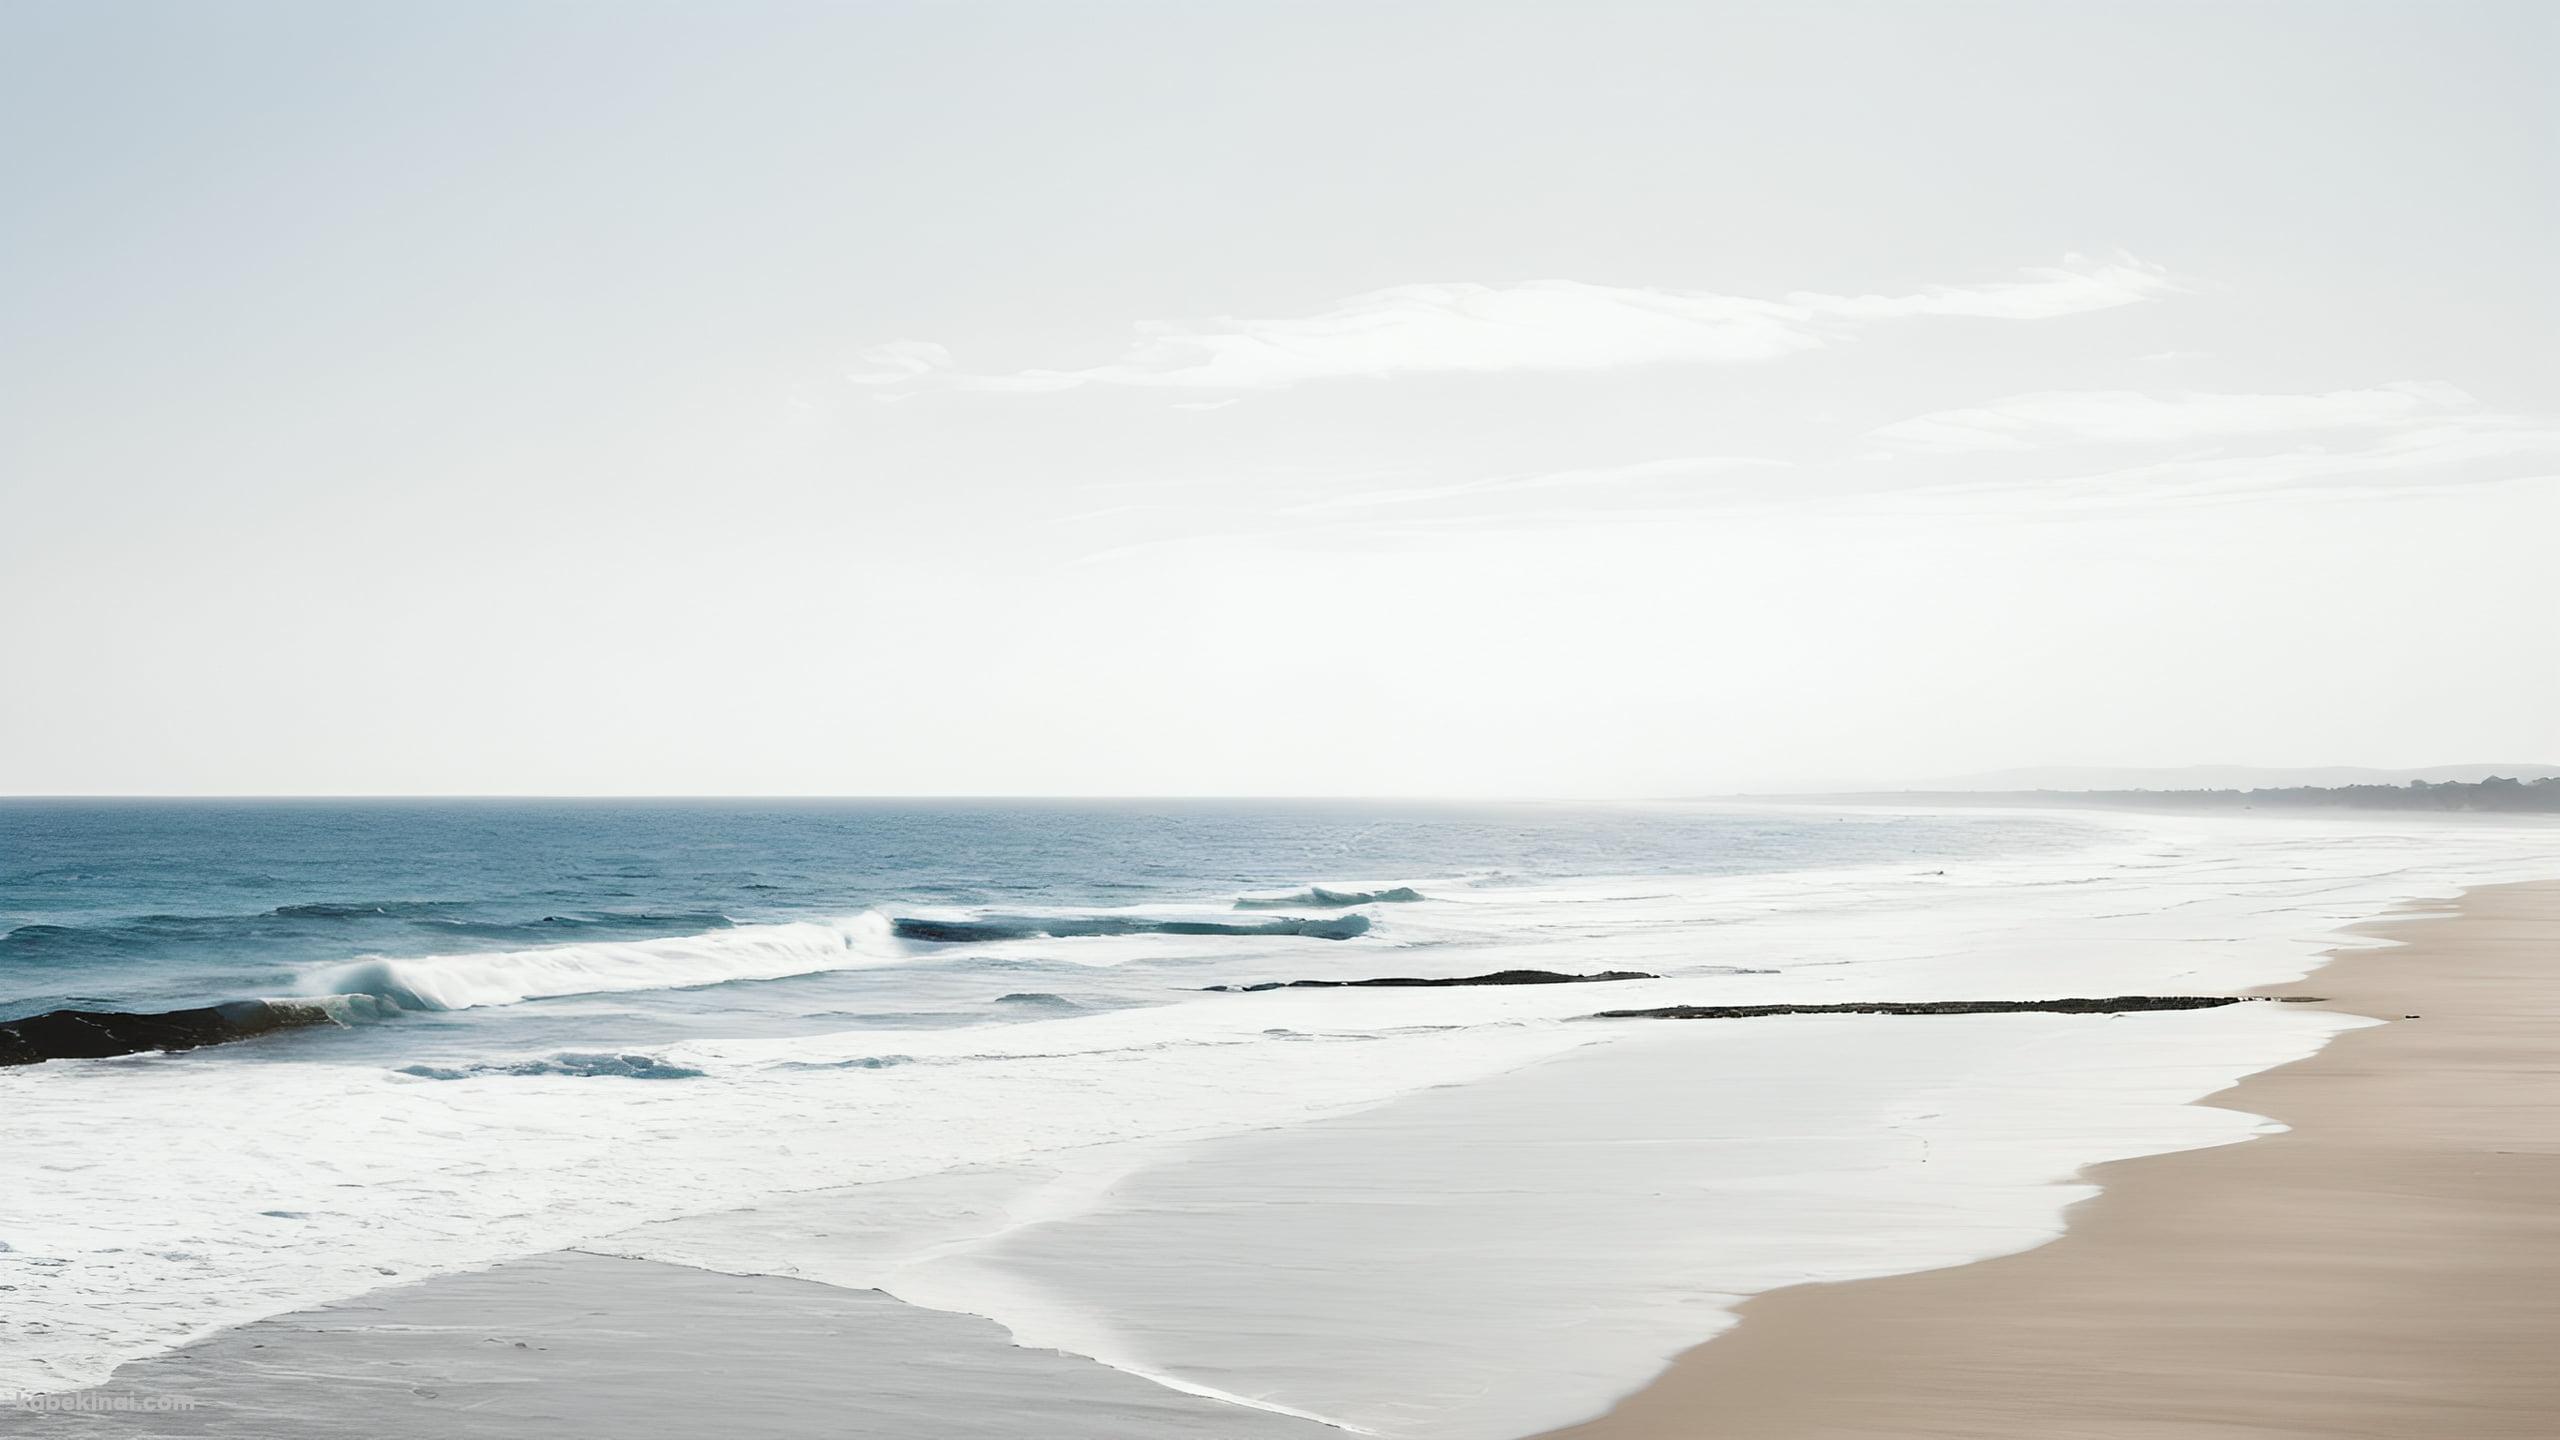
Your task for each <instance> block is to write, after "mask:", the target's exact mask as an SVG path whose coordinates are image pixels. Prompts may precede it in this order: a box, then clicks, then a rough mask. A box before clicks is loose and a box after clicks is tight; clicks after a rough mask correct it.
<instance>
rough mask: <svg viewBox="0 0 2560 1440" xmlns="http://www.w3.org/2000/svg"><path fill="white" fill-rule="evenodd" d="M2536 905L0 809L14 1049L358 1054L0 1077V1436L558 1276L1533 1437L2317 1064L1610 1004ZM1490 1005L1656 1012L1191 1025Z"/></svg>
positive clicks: (2036, 1036) (2042, 1027) (2187, 824)
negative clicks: (1741, 1321) (574, 1254)
mask: <svg viewBox="0 0 2560 1440" xmlns="http://www.w3.org/2000/svg"><path fill="white" fill-rule="evenodd" d="M2551 873H2560V831H2556V830H2554V829H2552V828H2550V827H2547V826H2532V825H2522V826H2501V825H2487V824H2466V823H2460V822H2446V821H2438V820H2430V819H2418V818H2408V817H2398V816H2384V817H2376V818H2374V819H2371V820H2365V819H2345V820H2341V819H2334V818H2329V819H2318V820H2280V819H2265V818H2255V817H2252V818H2219V817H2216V818H2203V817H2166V818H2161V817H2134V816H2124V815H2111V814H2098V813H2091V814H2065V813H2052V812H2016V811H1998V810H1981V811H1967V812H1957V813H1947V814H1928V813H1895V812H1885V811H1874V810H1862V811H1847V810H1837V809H1798V810H1788V809H1779V808H1756V809H1753V808H1735V807H1723V808H1719V807H1711V806H1687V805H1625V806H1563V805H1506V806H1495V805H1473V806H1457V805H1416V804H1316V803H1307V804H1212V803H1185V804H1170V803H1167V804H1043V805H1020V804H995V803H968V804H921V803H898V804H890V803H865V804H854V803H822V802H805V803H763V804H747V803H710V802H698V803H681V804H661V803H642V802H611V803H607V802H596V803H582V804H530V803H517V802H504V803H501V802H441V803H430V802H406V803H396V804H367V803H353V802H345V803H341V802H328V803H322V802H293V803H282V802H279V803H261V804H234V803H211V802H207V803H194V804H163V803H145V802H126V803H79V802H9V803H7V804H6V805H5V806H0V1024H5V1023H7V1021H9V1020H11V1019H14V1018H19V1017H23V1016H26V1015H30V1014H35V1013H39V1012H42V1011H46V1010H51V1009H57V1008H63V1007H71V1006H76V1007H83V1008H92V1009H119V1010H128V1011H135V1010H144V1011H147V1010H166V1009H173V1008H179V1007H183V1006H189V1005H198V1004H205V1003H212V1002H218V1001H223V1000H230V999H240V998H282V997H306V998H323V997H352V999H351V1000H350V1001H349V1002H348V1003H345V1004H343V1005H342V1006H341V1008H340V1009H339V1010H338V1011H337V1012H336V1013H338V1014H340V1015H341V1016H342V1018H343V1019H344V1020H345V1021H346V1022H347V1023H344V1024H339V1025H330V1026H325V1027H317V1028H313V1029H305V1030H297V1031H290V1032H283V1033H277V1034H273V1035H268V1036H264V1037H260V1038H258V1039H255V1040H251V1041H245V1042H240V1043H235V1044H230V1045H223V1046H217V1047H209V1048H205V1049H200V1050H195V1051H189V1052H184V1053H179V1054H165V1055H162V1054H153V1055H136V1056H126V1057H118V1058H113V1059H106V1060H57V1061H50V1062H46V1063H44V1064H40V1065H33V1066H24V1067H17V1068H13V1069H9V1070H0V1144H5V1162H0V1246H5V1247H6V1248H5V1249H0V1285H6V1286H11V1287H14V1288H11V1289H8V1290H5V1291H0V1390H9V1389H26V1390H35V1391H42V1390H51V1389H61V1388H66V1387H71V1386H77V1385H82V1384H90V1383H95V1382H97V1381H99V1380H100V1379H102V1378H104V1376H105V1375H106V1374H107V1373H108V1372H109V1371H110V1370H111V1369H112V1368H113V1367H114V1366H115V1365H116V1364H117V1363H119V1362H121V1361H123V1360H126V1359H130V1358H134V1357H136V1356H139V1355H144V1354H148V1353H151V1352H153V1351H155V1350H158V1349H163V1348H166V1347H169V1346H172V1345H175V1344H179V1343H183V1342H184V1341H185V1340H187V1339H189V1338H192V1337H195V1336H199V1335H202V1334H205V1333H208V1332H210V1331H213V1330H216V1329H220V1328H223V1327H226V1326H229V1325H234V1324H239V1323H243V1322H245V1321H248V1320H251V1319H255V1318H258V1317H261V1316H264V1315H270V1314H275V1313H279V1312H282V1311H285V1310H289V1309H293V1308H296V1307H300V1306H307V1305H311V1304H314V1303H320V1302H325V1301H330V1300H335V1299H342V1298H346V1297H350V1296H353V1295H357V1294H361V1293H363V1292H364V1291H366V1290H368V1289H372V1288H377V1287H380V1286H383V1285H387V1284H393V1283H398V1282H401V1281H406V1280H411V1279H417V1278H422V1277H425V1276H429V1275H433V1274H437V1273H444V1272H448V1271H452V1270H456V1269H462V1268H469V1267H473V1266H478V1265H484V1264H488V1263H491V1262H493V1261H496V1260H500V1259H504V1258H507V1257H509V1256H515V1255H524V1254H531V1253H537V1252H541V1251H545V1250H554V1249H559V1248H563V1247H569V1246H581V1247H586V1248H594V1249H600V1250H605V1251H609V1252H612V1253H623V1254H634V1255H641V1256H646V1257H650V1258H658V1259H666V1260H673V1261H677V1262H680V1263H688V1264H699V1265H708V1266H712V1267H715V1268H722V1269H730V1270H737V1271H740V1272H761V1273H777V1274H793V1275H800V1276H803V1277H805V1278H813V1279H820V1280H826V1281H830V1282H832V1283H838V1284H845V1285H853V1286H862V1287H873V1286H877V1287H879V1288H883V1289H885V1290H887V1291H889V1293H891V1294H894V1295H897V1296H899V1297H900V1298H902V1299H906V1300H909V1301H912V1302H914V1303H917V1304H920V1305H927V1306H933V1307H938V1308H947V1309H953V1310H964V1311H968V1312H970V1313H976V1314H984V1315H988V1316H990V1317H991V1318H994V1319H995V1320H997V1321H998V1322H999V1323H1002V1324H1004V1325H1006V1326H1007V1327H1008V1328H1010V1329H1011V1330H1012V1331H1013V1332H1014V1333H1015V1335H1016V1337H1017V1338H1018V1339H1020V1340H1022V1341H1023V1342H1024V1343H1027V1344H1035V1345H1041V1346H1050V1347H1056V1348H1060V1349H1064V1350H1067V1351H1069V1352H1071V1353H1075V1354H1082V1355H1089V1356H1092V1357H1094V1358H1096V1359H1099V1360H1102V1361H1104V1362H1105V1363H1109V1364H1113V1365H1117V1366H1119V1367H1121V1368H1124V1369H1128V1370H1131V1371H1133V1372H1135V1373H1138V1374H1142V1375H1146V1376H1148V1377H1150V1378H1152V1379H1155V1380H1158V1381H1159V1382H1161V1383H1164V1384H1167V1385H1172V1386H1175V1387H1178V1388H1183V1389H1189V1390H1194V1391H1197V1392H1200V1393H1205V1394H1212V1395H1216V1396H1219V1397H1222V1398H1226V1399H1229V1400H1233V1401H1235V1402H1236V1403H1239V1404H1250V1405H1255V1406H1259V1407H1263V1408H1268V1409H1275V1410H1282V1411H1286V1412H1289V1413H1297V1414H1305V1415H1310V1416H1315V1417H1318V1418H1322V1419H1324V1420H1327V1421H1329V1422H1331V1423H1335V1424H1339V1425H1342V1426H1345V1427H1347V1428H1353V1429H1361V1430H1370V1431H1377V1432H1381V1433H1393V1434H1411V1435H1445V1436H1486V1437H1491V1436H1498V1435H1505V1434H1517V1433H1523V1432H1525V1431H1526V1430H1528V1429H1532V1428H1535V1427H1536V1426H1537V1425H1542V1424H1546V1423H1554V1422H1559V1421H1565V1420H1570V1419H1573V1418H1575V1417H1576V1416H1579V1415H1583V1414H1588V1413H1591V1412H1593V1411H1594V1410H1596V1409H1598V1408H1600V1407H1602V1406H1605V1405H1606V1404H1607V1403H1608V1401H1609V1400H1610V1399H1612V1398H1614V1397H1615V1396H1617V1395H1619V1394H1623V1393H1625V1392H1626V1391H1627V1390H1629V1389H1631V1388H1633V1387H1634V1386H1636V1385H1639V1384H1641V1383H1642V1382H1643V1381H1644V1379H1645V1378H1646V1377H1648V1376H1649V1375H1650V1374H1651V1373H1653V1372H1654V1370H1656V1369H1658V1368H1659V1366H1660V1365H1661V1363H1663V1361H1664V1360H1665V1359H1667V1358H1668V1356H1669V1355H1671V1354H1672V1353H1675V1352H1676V1351H1677V1350H1678V1349H1680V1348H1682V1347H1683V1346H1684V1345H1686V1344H1688V1343H1694V1342H1695V1341H1696V1340H1698V1339H1702V1338H1705V1336H1707V1335H1709V1334H1711V1333H1713V1331H1714V1330H1715V1329H1717V1328H1718V1327H1719V1326H1720V1325H1721V1324H1723V1323H1724V1315H1725V1312H1726V1311H1727V1309H1729V1307H1730V1306H1731V1305H1732V1304H1733V1303H1734V1302H1735V1301H1736V1300H1738V1299H1739V1298H1741V1297H1742V1296H1746V1295H1748V1294H1751V1293H1757V1292H1758V1291H1761V1290H1765V1289H1769V1288H1773V1287H1775V1286H1777V1285H1782V1284H1787V1283H1793V1282H1794V1281H1797V1280H1803V1279H1835V1278H1848V1277H1850V1276H1854V1275H1862V1274H1881V1273H1891V1272H1893V1271H1896V1270H1902V1269H1912V1268H1920V1267H1924V1266H1929V1265H1938V1264H1948V1263H1957V1262H1959V1261H1962V1260H1965V1259H1970V1258H1978V1257H1980V1256H1984V1255H1989V1254H1997V1253H2002V1252H2003V1251H2006V1250H2014V1249H2017V1248H2021V1247H2023V1246H2025V1245H2030V1244H2033V1243H2036V1242H2037V1241H2038V1240H2041V1239H2043V1238H2046V1237H2048V1236H2050V1235H2051V1234H2052V1233H2054V1232H2055V1230H2056V1229H2057V1228H2058V1227H2059V1224H2060V1222H2061V1216H2062V1213H2063V1210H2064V1209H2065V1207H2067V1205H2068V1204H2069V1203H2070V1201H2071V1200H2073V1199H2075V1198H2077V1197H2078V1196H2080V1195H2082V1194H2085V1193H2086V1190H2085V1187H2084V1186H2082V1185H2080V1184H2079V1183H2078V1182H2077V1181H2076V1172H2077V1170H2078V1169H2079V1168H2080V1167H2081V1166H2084V1165H2087V1164H2090V1163H2095V1162H2098V1161H2103V1160H2108V1159H2114V1158H2120V1157H2122V1156H2125V1155H2131V1154H2140V1153H2147V1152H2150V1151H2157V1150H2166V1149H2175V1148H2183V1147H2187V1146H2192V1145H2201V1144H2212V1143H2221V1142H2225V1141H2229V1140H2235V1139H2243V1138H2246V1137H2247V1136H2248V1135H2250V1134H2252V1133H2256V1132H2257V1130H2258V1129H2259V1128H2260V1122H2258V1121H2256V1120H2255V1119H2254V1118H2253V1117H2247V1116H2239V1115H2234V1114H2232V1113H2230V1112H2227V1111H2219V1110H2213V1109H2209V1108H2204V1107H2199V1106H2196V1105H2194V1104H2193V1103H2192V1102H2193V1101H2195V1100H2197V1099H2199V1098H2201V1097H2202V1096H2204V1095H2207V1094H2210V1093H2211V1092H2212V1091H2214V1090H2217V1089H2220V1088H2222V1087H2223V1086H2225V1085H2227V1084H2229V1083H2230V1082H2231V1081H2232V1080H2235V1079H2237V1078H2238V1077H2239V1076H2241V1075H2244V1074H2247V1073H2250V1072H2251V1071H2253V1070H2256V1069H2260V1068H2264V1067H2265V1066H2268V1065H2272V1064H2278V1063H2282V1062H2283V1061H2285V1060H2288V1059H2292V1058H2297V1057H2298V1056H2300V1055H2303V1054H2307V1053H2309V1052H2310V1051H2311V1050H2313V1049H2315V1048H2317V1046H2318V1045H2319V1044H2321V1043H2322V1042H2323V1041H2325V1040H2326V1039H2327V1038H2328V1037H2329V1036H2330V1035H2332V1034H2334V1033H2336V1032H2337V1031H2338V1030H2339V1029H2341V1028H2343V1027H2345V1026H2348V1025H2351V1024H2354V1023H2358V1022H2354V1021H2351V1020H2347V1019H2344V1018H2342V1017H2339V1016H2336V1015H2332V1014H2328V1013H2325V1012H2317V1011H2308V1010H2303V1009H2299V1008H2296V1007H2284V1006H2273V1005H2248V1006H2237V1007H2230V1008H2227V1009H2222V1010H2214V1011H2200V1012H2182V1013H2174V1014H2147V1015H2124V1016H2103V1015H2102V1016H2061V1015H2019V1016H1976V1017H1779V1018H1776V1019H1771V1020H1762V1021H1741V1022H1658V1021H1603V1020H1593V1019H1589V1018H1587V1017H1589V1016H1590V1015H1591V1014H1592V1013H1593V1012H1595V1011H1598V1010H1602V1009H1634V1008H1643V1007H1647V1006H1656V1005H1665V1004H1674V1003H1714V1004H1725V1003H1731V1004H1763V1003H1824V1002H1830V1001H1837V1000H1877V999H1885V1000H1937V999H1969V998H2050V997H2058V996H2067V995H2114V994H2132V993H2154V994H2158V993H2229V992H2231V991H2233V990H2236V989H2238V988H2241V987H2245V986H2249V985H2253V984H2259V983H2265V982H2268V981H2274V980H2280V979H2285V978H2290V977H2293V976H2297V975H2299V974H2301V973H2303V972H2304V971H2305V970H2306V969H2307V968H2308V967H2310V966H2311V965H2313V964H2314V963H2316V960H2317V956H2318V955H2319V953H2320V952H2321V950H2322V949H2323V948H2324V947H2327V946H2331V945H2334V944H2336V943H2339V942H2338V939H2337V936H2336V933H2335V932H2336V931H2337V929H2338V927H2340V926H2342V925H2345V924H2349V923H2352V922H2354V921H2357V920H2361V919H2366V918H2370V917H2372V916H2374V915H2376V914H2378V913H2380V912H2382V911H2384V910H2386V909H2387V908H2389V907H2390V906H2391V905H2392V904H2393V903H2395V902H2398V901H2404V900H2409V899H2419V898H2427V897H2442V896H2445V895H2449V894H2451V893H2452V892H2453V891H2454V889H2456V888H2457V887H2459V886H2461V885H2464V884H2471V883H2479V882H2482V881H2488V880H2498V879H2509V878H2526V877H2529V876H2535V875H2543V874H2551ZM1506 969H1544V970H1553V971H1559V972H1566V973H1573V974H1588V973H1595V972H1599V971H1604V970H1629V971H1641V972H1645V973H1648V974H1650V975H1654V976H1658V977H1660V978H1657V979H1643V980H1625V981H1613V982H1606V983H1597V984H1559V985H1540V986H1516V987H1450V988H1407V989H1371V988H1300V987H1293V988H1283V989H1273V990H1258V991H1240V990H1237V989H1233V988H1230V989H1226V990H1215V989H1211V988H1209V987H1213V986H1226V987H1240V986H1248V985H1257V984H1265V983H1268V982H1274V981H1290V980H1301V979H1325V980H1356V979H1370V978H1379V977H1387V976H1403V977H1456V976H1468V975H1477V974H1483V973H1487V972H1491V971H1497V970H1506ZM358 1002H360V1003H358ZM1559 1317H1566V1320H1565V1321H1563V1322H1561V1323H1560V1320H1559ZM1560 1336H1561V1337H1562V1338H1561V1339H1560V1338H1559V1337H1560Z"/></svg>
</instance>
